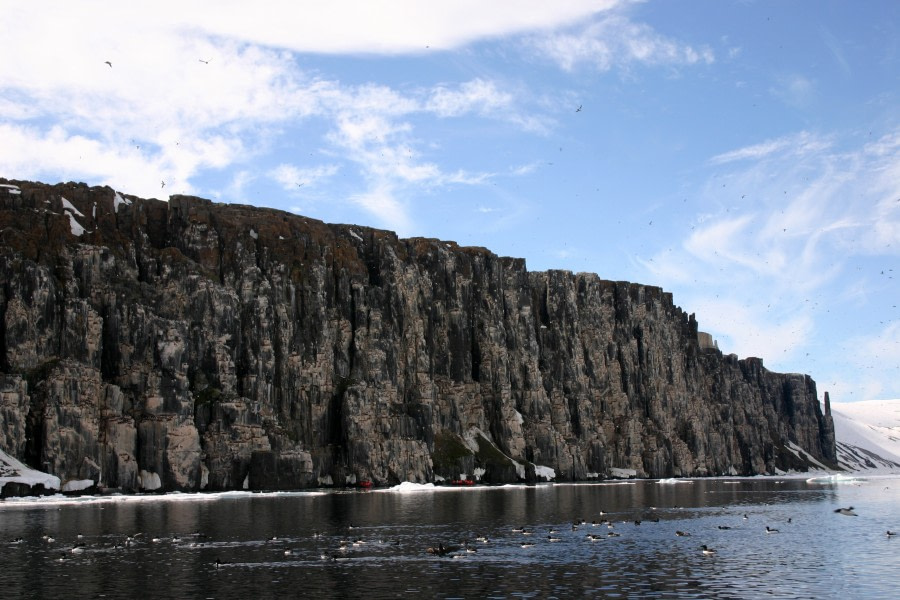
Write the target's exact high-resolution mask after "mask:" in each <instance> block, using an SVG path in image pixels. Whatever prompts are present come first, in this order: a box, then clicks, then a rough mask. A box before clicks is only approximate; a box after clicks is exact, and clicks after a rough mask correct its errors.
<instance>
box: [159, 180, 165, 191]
mask: <svg viewBox="0 0 900 600" xmlns="http://www.w3.org/2000/svg"><path fill="white" fill-rule="evenodd" d="M160 184H161V185H160V186H159V187H160V189H162V188H164V187H166V182H165V181H161V182H160Z"/></svg>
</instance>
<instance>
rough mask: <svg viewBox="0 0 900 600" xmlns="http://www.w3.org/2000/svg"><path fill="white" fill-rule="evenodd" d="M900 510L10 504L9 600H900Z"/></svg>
mask: <svg viewBox="0 0 900 600" xmlns="http://www.w3.org/2000/svg"><path fill="white" fill-rule="evenodd" d="M851 505H852V506H854V507H855V509H854V510H855V512H857V513H858V515H859V516H857V517H849V516H843V515H840V514H836V513H835V512H834V510H835V509H836V508H838V507H842V506H851ZM898 509H900V480H898V479H884V478H873V479H867V480H866V479H860V480H846V479H845V480H839V481H835V480H819V481H806V480H802V479H787V480H775V479H735V480H691V481H687V482H679V483H668V482H662V483H660V482H656V481H638V482H627V483H625V482H616V483H606V484H575V485H561V484H558V485H545V486H537V487H527V486H508V487H491V488H470V489H447V488H437V489H433V490H429V491H425V490H421V489H419V490H418V491H400V490H389V491H388V490H385V491H382V490H376V491H368V492H362V491H359V492H343V493H340V492H328V493H302V494H243V493H240V494H216V495H176V496H174V497H173V496H167V497H164V498H162V497H122V496H119V497H107V498H102V499H88V500H85V499H78V500H66V501H53V500H47V499H43V500H41V501H39V502H19V501H15V502H11V501H6V502H0V590H2V592H0V593H2V597H3V598H100V597H108V598H143V597H153V598H275V597H296V598H302V597H319V598H361V597H368V598H386V597H391V598H393V597H408V598H419V597H424V598H432V597H434V598H554V597H555V598H763V597H766V598H769V597H777V598H895V597H897V594H898V590H900V535H898V536H897V537H895V538H889V537H888V536H887V535H886V531H887V530H888V529H890V530H893V531H898V530H900V510H898ZM745 517H746V518H745ZM607 519H608V520H610V521H612V524H613V525H612V528H610V527H609V526H608V525H607V524H605V523H603V524H598V525H592V522H593V521H597V522H600V521H603V520H607ZM581 520H584V521H585V523H584V524H579V525H578V526H577V527H575V528H574V529H573V522H579V523H580V522H581ZM636 520H640V525H637V524H635V521H636ZM767 526H768V527H771V528H775V529H778V530H779V531H778V533H771V534H768V533H766V527H767ZM521 528H524V529H525V530H526V531H531V532H532V534H531V535H525V534H523V533H522V532H520V531H514V530H518V529H521ZM551 531H552V532H553V533H551ZM676 531H681V532H684V533H688V534H690V535H688V536H678V535H676ZM611 533H612V534H617V535H609V534H611ZM138 534H139V535H138ZM79 535H80V536H81V537H79ZM44 536H50V537H51V538H52V540H50V539H46V538H45V537H44ZM127 536H134V537H133V541H132V542H131V543H126V542H127V540H126V538H127ZM589 536H593V539H592V538H591V537H589ZM479 537H486V538H487V540H488V541H487V542H484V541H477V538H479ZM16 538H22V541H21V542H19V543H15V540H16ZM272 538H277V539H272ZM551 538H552V539H553V540H558V541H551ZM523 543H533V544H534V546H532V547H527V548H523V547H522V545H523ZM82 544H83V545H82ZM440 544H443V546H444V547H445V548H450V550H449V551H448V552H446V553H445V554H444V555H443V556H439V555H433V554H429V553H427V552H426V549H427V548H428V547H438V546H439V545H440ZM467 544H468V545H469V546H470V547H471V548H472V549H474V550H476V551H475V552H469V551H466V545H467ZM703 544H706V545H707V546H709V547H711V548H714V549H715V550H716V553H715V554H713V555H704V554H703V553H702V552H701V545H703ZM342 545H343V546H344V548H343V549H341V546H342ZM73 549H76V550H78V551H75V552H73V551H72V550H73ZM336 559H337V560H336ZM217 560H218V561H219V562H220V565H219V566H218V567H217V565H216V561H217Z"/></svg>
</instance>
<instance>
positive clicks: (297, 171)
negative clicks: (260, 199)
mask: <svg viewBox="0 0 900 600" xmlns="http://www.w3.org/2000/svg"><path fill="white" fill-rule="evenodd" d="M339 170H340V166H339V165H336V164H330V165H319V166H317V167H297V166H295V165H288V164H280V165H278V166H277V167H275V168H274V169H272V170H271V171H269V173H268V175H269V177H270V178H272V179H274V180H275V181H277V182H278V183H279V185H281V187H283V188H284V189H285V190H290V191H295V190H297V189H298V188H304V187H307V188H308V187H313V186H315V185H316V184H318V183H319V182H320V181H322V180H323V179H328V178H329V177H332V176H333V175H336V174H337V172H338V171H339Z"/></svg>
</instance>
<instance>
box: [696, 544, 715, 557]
mask: <svg viewBox="0 0 900 600" xmlns="http://www.w3.org/2000/svg"><path fill="white" fill-rule="evenodd" d="M700 549H701V550H702V551H703V554H706V555H709V554H715V553H716V551H715V550H713V549H712V548H710V547H709V546H707V545H706V544H703V545H702V546H700Z"/></svg>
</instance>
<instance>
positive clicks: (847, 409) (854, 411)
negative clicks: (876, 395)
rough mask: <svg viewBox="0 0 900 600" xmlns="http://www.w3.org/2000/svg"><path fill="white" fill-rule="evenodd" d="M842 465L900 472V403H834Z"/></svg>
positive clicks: (835, 432)
mask: <svg viewBox="0 0 900 600" xmlns="http://www.w3.org/2000/svg"><path fill="white" fill-rule="evenodd" d="M831 416H832V418H833V419H834V435H835V440H836V445H837V452H838V463H839V464H840V466H841V467H843V468H845V469H848V470H851V471H860V470H863V471H885V472H890V473H900V400H870V401H864V402H847V403H838V402H832V403H831Z"/></svg>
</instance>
